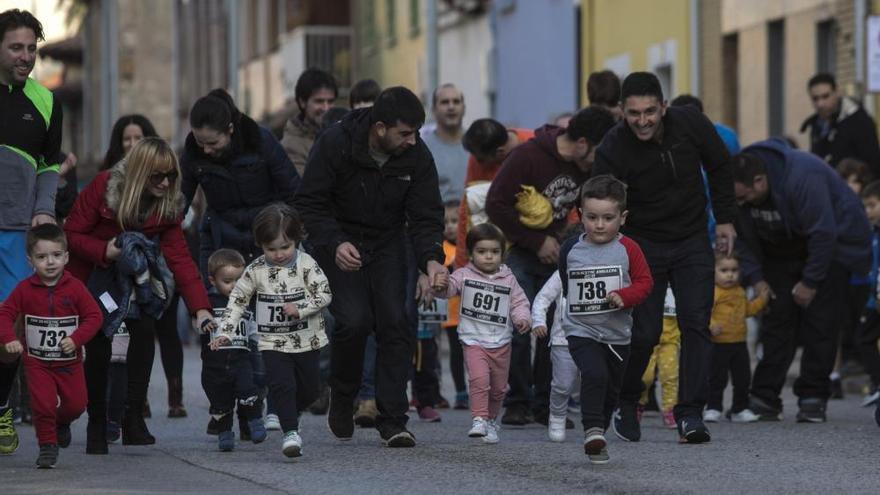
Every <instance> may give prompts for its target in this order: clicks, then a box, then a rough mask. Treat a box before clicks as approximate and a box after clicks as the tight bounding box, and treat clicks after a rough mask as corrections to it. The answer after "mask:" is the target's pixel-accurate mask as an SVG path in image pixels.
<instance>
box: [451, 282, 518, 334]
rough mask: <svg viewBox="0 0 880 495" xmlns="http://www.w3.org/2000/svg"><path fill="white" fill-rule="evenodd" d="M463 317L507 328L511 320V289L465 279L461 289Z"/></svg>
mask: <svg viewBox="0 0 880 495" xmlns="http://www.w3.org/2000/svg"><path fill="white" fill-rule="evenodd" d="M461 316H463V317H465V318H470V319H471V320H476V321H482V322H485V323H492V324H494V325H504V326H506V325H507V321H508V320H509V318H510V287H504V286H501V285H495V284H491V283H488V282H482V281H479V280H469V279H465V281H464V285H463V286H462V289H461Z"/></svg>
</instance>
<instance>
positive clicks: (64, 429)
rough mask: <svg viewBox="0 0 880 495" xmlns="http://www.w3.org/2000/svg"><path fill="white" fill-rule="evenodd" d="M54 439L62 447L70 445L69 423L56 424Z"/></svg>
mask: <svg viewBox="0 0 880 495" xmlns="http://www.w3.org/2000/svg"><path fill="white" fill-rule="evenodd" d="M55 439H56V440H57V441H58V446H59V447H61V448H62V449H66V448H67V447H70V440H71V435H70V425H56V426H55Z"/></svg>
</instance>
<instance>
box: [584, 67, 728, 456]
mask: <svg viewBox="0 0 880 495" xmlns="http://www.w3.org/2000/svg"><path fill="white" fill-rule="evenodd" d="M622 98H623V118H624V120H623V121H622V122H620V123H619V124H617V126H615V127H614V128H613V129H611V130H610V131H609V132H608V134H607V135H606V136H605V139H604V140H603V141H602V144H601V145H599V148H598V149H597V150H596V161H595V163H594V164H593V172H592V173H593V176H596V175H601V174H612V175H614V176H616V177H617V178H619V179H620V180H622V181H624V182H625V183H627V185H628V200H629V201H628V202H629V216H628V217H627V221H626V227H624V232H625V233H626V235H628V236H630V237H631V238H633V239H634V240H635V241H636V242H638V244H639V246H640V247H641V248H642V251H643V252H644V253H645V258H646V259H647V261H648V265H649V266H650V267H651V274H652V275H653V277H654V289H653V291H652V292H651V295H650V296H649V297H648V299H647V300H646V301H645V302H644V303H643V304H641V305H640V306H637V307H636V308H635V311H634V312H633V331H632V350H631V353H630V358H629V364H628V366H627V369H626V373H625V375H624V381H623V386H622V389H621V391H620V408H619V410H618V412H617V413H615V416H614V419H613V421H612V424H613V427H614V431H615V433H616V434H617V436H619V437H620V438H622V439H624V440H627V441H632V442H636V441H638V440H639V439H640V438H641V429H640V426H639V422H638V415H637V409H636V408H637V402H638V399H639V395H640V394H641V391H642V387H643V386H642V373H643V372H644V371H645V367H646V366H647V364H648V359H649V358H650V356H651V352H652V351H653V349H654V346H655V345H657V343H658V341H659V339H660V333H661V331H662V320H663V301H664V298H665V294H666V288H667V285H671V286H672V291H673V293H674V294H675V305H676V311H677V315H678V324H679V327H680V329H681V356H680V359H679V363H680V364H679V367H680V369H679V375H680V376H681V379H680V388H679V400H678V404H676V406H675V408H674V410H673V413H674V414H675V420H676V422H677V423H678V432H679V435H680V437H681V439H682V441H684V442H687V443H702V442H708V441H709V439H710V435H709V430H708V429H707V428H706V427H705V425H704V424H703V420H702V411H703V406H704V405H705V404H706V399H707V396H708V388H709V381H708V376H709V359H710V353H711V350H712V343H711V341H710V340H709V317H710V313H711V311H712V298H713V290H714V266H715V263H714V259H713V255H712V248H711V245H710V243H709V235H708V231H707V228H706V225H707V218H706V194H705V192H704V189H703V180H702V174H701V171H702V170H703V169H705V171H706V175H707V177H708V179H709V190H710V193H711V198H712V206H713V209H714V212H715V217H716V219H717V227H716V239H717V242H716V243H717V247H718V248H719V249H720V250H723V251H727V252H730V251H731V250H732V249H733V242H734V239H735V237H736V232H735V230H734V228H733V224H732V222H733V220H734V218H735V215H736V205H735V202H734V194H733V176H732V172H731V169H730V163H729V162H730V156H729V155H728V153H727V149H726V148H725V147H724V143H722V142H721V138H719V137H718V134H717V133H716V132H715V128H714V127H713V126H712V123H711V122H710V121H709V120H708V119H707V118H706V117H705V116H703V114H702V113H700V111H699V110H698V109H697V108H694V107H690V106H685V107H669V108H667V106H666V102H665V101H664V100H663V92H662V90H661V89H660V82H659V81H658V80H657V77H656V76H655V75H654V74H651V73H647V72H635V73H632V74H630V75H629V76H627V78H626V79H625V80H624V82H623V89H622ZM701 164H702V165H701Z"/></svg>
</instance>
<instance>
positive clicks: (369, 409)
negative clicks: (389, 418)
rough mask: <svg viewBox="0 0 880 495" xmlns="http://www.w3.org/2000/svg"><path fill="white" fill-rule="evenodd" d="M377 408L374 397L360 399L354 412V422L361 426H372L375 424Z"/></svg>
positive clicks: (377, 413)
mask: <svg viewBox="0 0 880 495" xmlns="http://www.w3.org/2000/svg"><path fill="white" fill-rule="evenodd" d="M378 415H379V409H378V408H377V407H376V400H375V399H367V400H362V401H360V402H359V403H358V408H357V412H355V413H354V424H356V425H358V426H360V427H361V428H373V427H375V426H376V416H378Z"/></svg>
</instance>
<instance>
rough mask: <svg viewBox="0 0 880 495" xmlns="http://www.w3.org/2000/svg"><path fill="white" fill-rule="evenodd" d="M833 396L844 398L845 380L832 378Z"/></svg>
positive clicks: (834, 397) (833, 397)
mask: <svg viewBox="0 0 880 495" xmlns="http://www.w3.org/2000/svg"><path fill="white" fill-rule="evenodd" d="M831 398H832V399H843V382H842V380H841V379H840V378H835V379H833V380H831Z"/></svg>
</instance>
